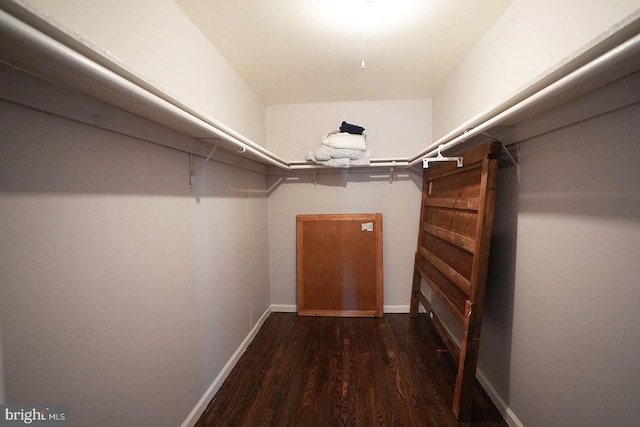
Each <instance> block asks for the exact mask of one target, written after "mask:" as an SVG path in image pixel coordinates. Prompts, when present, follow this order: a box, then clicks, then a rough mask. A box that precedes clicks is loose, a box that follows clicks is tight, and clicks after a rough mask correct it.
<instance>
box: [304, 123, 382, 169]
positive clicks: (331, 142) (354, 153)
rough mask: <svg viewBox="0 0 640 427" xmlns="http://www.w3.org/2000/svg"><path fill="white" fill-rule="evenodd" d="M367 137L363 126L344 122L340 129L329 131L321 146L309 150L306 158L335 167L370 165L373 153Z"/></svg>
mask: <svg viewBox="0 0 640 427" xmlns="http://www.w3.org/2000/svg"><path fill="white" fill-rule="evenodd" d="M366 138H367V136H366V135H365V134H364V128H363V127H360V126H357V125H352V124H349V123H347V122H342V125H341V126H340V130H332V131H330V132H327V134H326V135H325V136H324V138H322V145H321V146H320V148H316V149H315V150H313V151H309V152H308V153H307V156H306V159H307V160H308V161H311V162H313V163H318V164H321V165H324V166H330V167H334V168H349V167H351V166H369V165H370V164H371V153H370V152H369V150H367V143H366Z"/></svg>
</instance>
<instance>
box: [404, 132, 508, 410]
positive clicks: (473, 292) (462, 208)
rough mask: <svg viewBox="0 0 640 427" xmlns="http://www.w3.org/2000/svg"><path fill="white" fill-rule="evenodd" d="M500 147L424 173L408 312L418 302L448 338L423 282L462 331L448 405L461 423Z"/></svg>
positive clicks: (476, 342) (476, 340)
mask: <svg viewBox="0 0 640 427" xmlns="http://www.w3.org/2000/svg"><path fill="white" fill-rule="evenodd" d="M500 149H501V147H500V145H499V143H496V142H488V143H486V144H483V145H480V146H478V147H476V148H474V149H472V150H470V151H468V152H466V153H463V154H462V155H461V156H462V157H463V164H464V166H463V167H462V168H458V167H457V166H456V165H455V164H450V163H449V164H446V163H442V164H435V165H434V166H433V167H430V168H429V169H428V170H425V171H424V185H423V194H422V207H421V212H420V226H419V233H418V249H417V251H416V257H415V262H414V274H413V283H412V291H411V308H410V312H411V315H412V316H416V315H417V313H418V306H419V304H422V305H423V306H424V307H425V309H427V310H428V311H429V312H430V315H431V316H432V317H433V319H434V322H435V324H436V325H437V326H438V328H437V329H438V331H439V332H441V333H443V334H444V335H446V334H447V333H446V329H445V328H444V327H442V324H441V323H440V321H439V319H438V317H437V315H436V314H435V313H434V312H433V311H432V309H431V306H430V304H429V303H428V300H427V298H426V297H425V295H424V294H423V293H422V291H421V284H422V282H423V281H424V282H426V283H427V284H428V285H429V286H430V287H431V289H432V291H433V292H432V294H433V295H434V296H435V297H436V298H439V299H440V300H441V301H442V302H443V303H444V305H445V307H447V308H448V309H449V310H450V311H451V313H452V314H453V316H454V317H455V318H456V319H457V320H458V321H459V322H460V325H461V326H462V328H463V336H462V339H461V342H460V349H459V351H456V352H455V353H456V354H458V355H459V365H458V373H457V376H456V381H455V391H454V397H453V405H452V408H453V412H454V413H455V414H456V416H457V418H458V419H459V420H467V419H469V418H470V416H471V392H472V389H473V384H474V382H475V371H476V366H477V361H478V352H479V347H480V330H481V326H482V317H483V311H484V294H485V288H486V278H487V266H488V261H489V247H490V241H491V230H492V225H493V216H494V204H495V193H496V184H497V174H498V160H497V155H498V154H499V152H500ZM443 338H445V339H446V340H447V342H453V341H452V340H449V337H446V336H445V337H443Z"/></svg>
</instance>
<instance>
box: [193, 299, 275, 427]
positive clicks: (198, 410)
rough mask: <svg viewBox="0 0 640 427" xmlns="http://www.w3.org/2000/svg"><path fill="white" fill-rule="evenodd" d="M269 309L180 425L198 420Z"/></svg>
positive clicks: (269, 311)
mask: <svg viewBox="0 0 640 427" xmlns="http://www.w3.org/2000/svg"><path fill="white" fill-rule="evenodd" d="M271 311H272V310H271V307H269V308H267V310H266V311H265V312H264V313H263V314H262V316H261V317H260V319H258V321H257V322H256V324H255V325H254V327H253V328H252V329H251V331H249V334H248V335H247V336H246V338H245V339H244V340H243V341H242V343H240V346H239V347H238V349H237V350H236V351H235V352H234V353H233V354H232V355H231V358H230V359H229V361H228V362H227V363H226V364H225V365H224V367H223V368H222V370H221V371H220V373H219V374H218V376H217V377H216V379H215V380H213V383H211V385H210V386H209V388H208V389H207V391H206V392H205V393H204V395H203V396H202V398H200V401H199V402H198V404H197V405H196V407H195V408H193V410H192V411H191V413H190V414H189V416H187V419H186V420H184V422H183V423H182V426H181V427H193V426H194V425H195V424H196V423H197V422H198V419H199V418H200V416H201V415H202V413H203V412H204V411H205V409H207V405H208V404H209V402H210V401H211V399H213V396H215V394H216V393H217V392H218V390H220V387H221V386H222V383H224V380H226V379H227V377H228V376H229V373H230V372H231V370H232V369H233V367H234V366H236V363H238V360H240V356H242V355H243V354H244V352H245V350H246V349H247V347H249V344H251V341H253V339H254V338H255V336H256V334H257V333H258V331H259V330H260V328H261V327H262V324H263V323H264V321H265V320H267V317H269V315H270V314H271Z"/></svg>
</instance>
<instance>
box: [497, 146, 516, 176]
mask: <svg viewBox="0 0 640 427" xmlns="http://www.w3.org/2000/svg"><path fill="white" fill-rule="evenodd" d="M498 142H500V141H498ZM500 145H501V146H502V151H503V152H504V153H505V154H506V155H507V157H508V158H509V161H510V162H511V164H512V165H513V167H515V168H516V181H517V182H520V165H519V164H518V161H517V160H516V159H514V158H513V156H512V155H511V153H510V152H509V150H507V147H505V146H504V144H503V143H502V142H500ZM518 148H520V145H518Z"/></svg>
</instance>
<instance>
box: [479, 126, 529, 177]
mask: <svg viewBox="0 0 640 427" xmlns="http://www.w3.org/2000/svg"><path fill="white" fill-rule="evenodd" d="M482 134H483V135H484V136H487V137H489V138H491V139H493V140H494V141H496V142H499V143H500V147H501V150H502V152H503V153H504V154H506V155H507V158H508V159H509V161H510V162H511V164H512V165H513V167H514V168H516V182H520V164H519V163H518V161H517V160H516V159H515V158H514V157H513V155H511V152H510V151H509V150H508V149H507V146H506V145H504V142H502V141H500V140H499V139H498V138H496V137H495V136H493V135H491V134H490V133H489V132H482ZM516 150H517V152H518V154H517V156H518V158H520V143H517V145H516Z"/></svg>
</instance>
